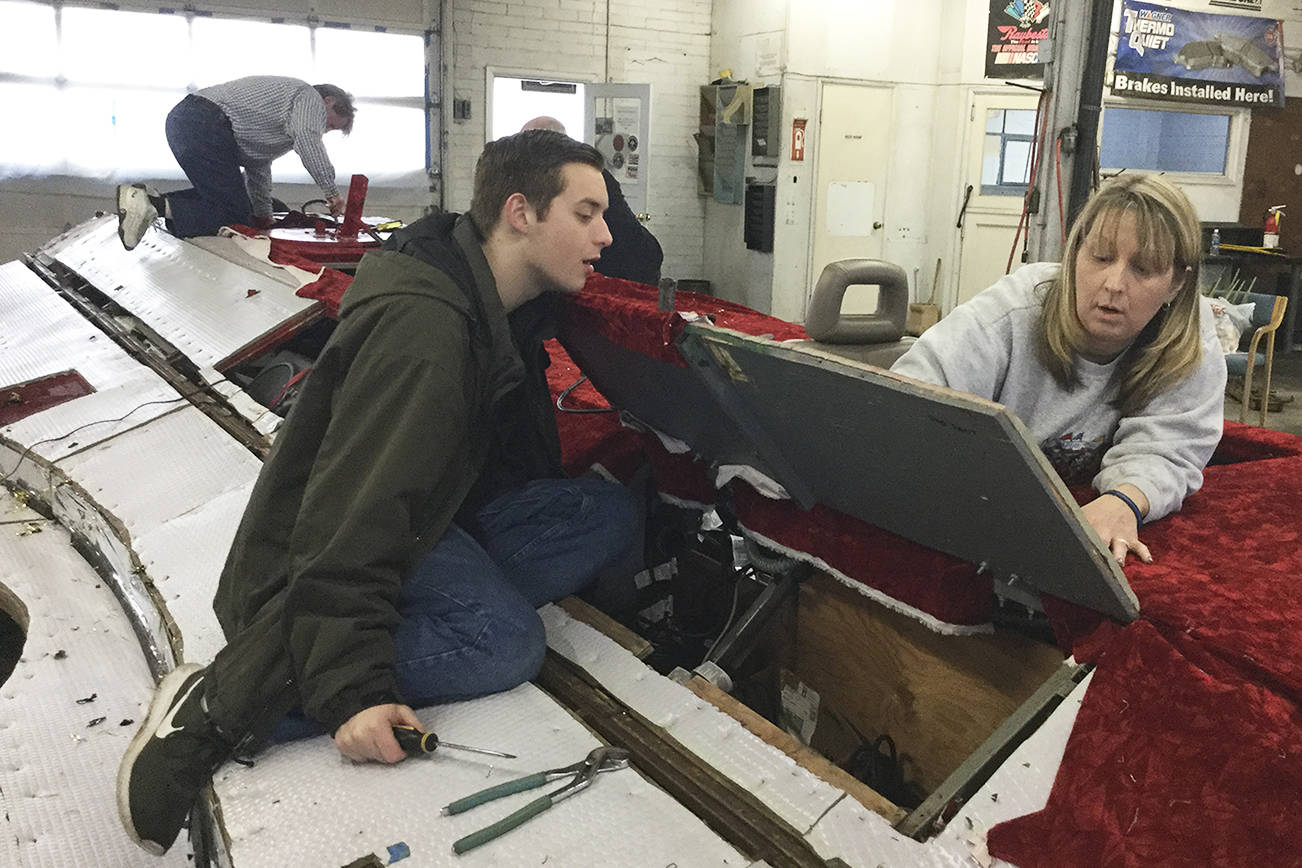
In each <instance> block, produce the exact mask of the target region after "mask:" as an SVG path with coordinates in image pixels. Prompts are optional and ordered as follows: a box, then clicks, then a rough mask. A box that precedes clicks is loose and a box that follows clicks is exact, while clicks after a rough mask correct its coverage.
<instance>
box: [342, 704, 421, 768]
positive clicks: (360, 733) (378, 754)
mask: <svg viewBox="0 0 1302 868" xmlns="http://www.w3.org/2000/svg"><path fill="white" fill-rule="evenodd" d="M395 726H414V727H415V728H416V729H423V728H424V727H423V726H422V725H421V722H420V718H418V717H417V716H416V712H414V711H412V710H411V708H409V707H408V706H406V705H398V704H397V703H390V704H387V705H372V706H371V707H370V708H364V709H362V710H361V711H359V712H357V713H356V714H354V715H353V716H352V717H350V718H348V720H346V721H344V725H343V726H341V727H339V729H337V730H335V747H337V748H339V752H340V753H341V754H343V755H344V756H346V757H348V758H349V759H350V760H353V761H354V762H367V761H371V762H379V763H396V762H398V761H399V760H401V759H402V758H403V757H405V756H406V754H405V753H403V750H402V748H401V747H400V746H399V745H398V740H397V739H396V738H394V737H393V727H395Z"/></svg>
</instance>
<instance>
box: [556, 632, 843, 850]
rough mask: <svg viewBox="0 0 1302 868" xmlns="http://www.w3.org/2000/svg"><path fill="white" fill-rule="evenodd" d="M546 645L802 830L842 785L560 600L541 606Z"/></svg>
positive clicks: (835, 797)
mask: <svg viewBox="0 0 1302 868" xmlns="http://www.w3.org/2000/svg"><path fill="white" fill-rule="evenodd" d="M540 614H541V615H542V618H543V625H544V626H545V627H546V628H547V645H548V647H550V648H551V649H552V650H553V651H555V652H557V653H558V654H560V655H562V656H563V657H565V658H566V659H567V660H570V661H571V662H573V663H575V664H576V665H578V666H580V667H582V668H583V669H584V670H585V671H587V672H588V674H590V675H592V676H593V677H594V678H596V679H597V681H598V682H600V683H601V685H602V687H604V688H605V689H606V690H608V691H610V693H611V694H612V695H613V696H615V697H616V698H618V699H619V700H620V701H621V702H623V703H624V704H625V705H627V706H629V707H630V708H632V709H633V710H634V711H636V712H637V713H638V714H641V715H642V716H643V717H646V718H647V719H648V720H650V721H651V722H652V723H655V724H657V725H659V726H661V727H663V728H664V729H665V730H666V731H667V732H668V733H669V735H671V736H673V737H674V738H675V739H677V740H678V742H679V743H680V744H682V745H683V747H685V748H687V749H688V750H690V751H691V752H692V753H694V754H696V755H697V756H699V757H700V758H701V759H703V760H705V762H707V763H709V764H710V765H711V766H713V767H714V768H715V769H718V770H719V772H721V773H722V774H723V775H725V776H726V777H728V778H730V779H731V780H733V781H734V782H736V783H737V784H739V785H740V786H742V787H744V788H745V789H746V790H748V791H749V792H750V793H752V794H753V795H754V796H755V797H756V798H757V799H759V800H760V801H761V802H763V803H764V804H765V805H766V806H768V807H769V808H770V809H771V810H772V811H773V812H774V813H776V814H777V815H778V816H779V817H781V818H782V819H783V820H785V821H786V822H787V823H789V824H790V825H791V826H792V828H794V829H796V830H797V831H799V832H800V833H802V834H803V833H804V832H806V831H808V830H809V829H810V828H812V827H813V826H814V824H815V823H816V822H817V821H818V818H819V817H821V816H823V814H825V813H826V812H827V811H828V810H829V809H830V808H831V807H832V805H834V804H835V803H836V802H837V801H838V800H839V799H842V798H844V797H845V793H844V792H843V791H842V790H840V789H838V788H836V787H833V786H832V785H831V784H828V783H826V782H825V781H823V780H821V779H820V778H818V777H816V776H815V775H814V774H813V773H812V772H809V771H807V770H806V769H804V768H802V767H801V766H800V765H798V764H797V763H796V762H795V760H793V759H791V758H790V757H789V756H787V755H786V754H784V753H782V752H781V751H779V750H777V749H775V748H773V747H772V746H770V745H769V744H767V743H766V742H764V741H763V740H762V739H760V738H759V737H758V736H756V735H754V734H752V733H751V732H748V731H747V730H746V729H745V728H744V727H743V726H742V725H741V724H740V723H739V722H737V721H736V720H735V719H733V718H732V717H729V716H728V715H726V714H724V713H723V712H722V711H720V710H719V709H717V708H715V707H714V706H713V705H711V704H710V703H708V702H706V701H705V700H704V699H701V698H700V697H699V696H697V695H696V694H694V693H692V692H691V691H690V690H688V689H687V688H686V687H683V686H682V685H681V684H676V683H674V682H673V681H670V680H669V679H668V678H665V677H663V676H661V675H659V674H657V673H656V672H655V671H653V670H652V669H650V668H648V667H647V666H646V665H645V664H644V663H642V662H641V661H640V660H638V659H637V658H636V657H634V656H633V655H632V654H630V653H629V652H628V651H627V650H625V649H624V648H622V647H620V645H619V644H617V643H616V642H615V641H613V640H612V639H610V638H609V637H607V636H605V635H604V634H602V633H601V632H599V631H597V630H594V629H593V628H592V627H589V626H588V625H587V624H583V623H581V622H579V621H576V620H574V619H573V618H571V617H570V616H569V615H568V614H566V613H565V611H564V610H563V609H561V608H560V607H559V606H544V607H543V608H542V609H541V610H540Z"/></svg>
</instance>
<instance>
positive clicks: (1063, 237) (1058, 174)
mask: <svg viewBox="0 0 1302 868" xmlns="http://www.w3.org/2000/svg"><path fill="white" fill-rule="evenodd" d="M1053 144H1054V146H1053V177H1054V179H1055V180H1056V181H1057V182H1058V238H1059V240H1060V241H1061V243H1062V244H1066V243H1067V215H1066V214H1064V213H1063V210H1062V136H1058V138H1057V139H1055V140H1054V143H1053Z"/></svg>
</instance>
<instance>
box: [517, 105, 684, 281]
mask: <svg viewBox="0 0 1302 868" xmlns="http://www.w3.org/2000/svg"><path fill="white" fill-rule="evenodd" d="M520 129H521V130H552V131H553V132H558V133H564V132H565V124H563V123H561V122H560V121H558V120H557V119H556V118H554V117H550V116H548V115H540V116H539V117H536V118H534V119H533V120H531V121H528V122H526V123H525V125H524V126H523V127H521V128H520ZM601 176H602V177H603V178H605V180H606V197H607V198H608V199H609V200H610V207H609V208H607V209H606V225H607V226H608V227H610V237H611V239H612V240H611V242H610V246H609V247H607V248H606V249H605V251H603V252H602V254H601V260H600V261H599V262H597V263H596V265H595V267H596V269H597V272H598V273H599V274H604V275H606V277H618V278H620V279H621V280H633V281H636V282H638V283H645V284H648V285H650V286H657V285H659V283H660V265H661V263H662V262H664V258H665V254H664V251H663V250H661V249H660V242H659V241H657V240H656V237H655V236H654V235H652V234H651V230H650V229H647V228H646V227H645V226H643V225H642V221H640V220H638V219H637V216H636V215H635V214H634V213H633V209H632V208H630V207H629V206H628V201H627V200H626V199H625V198H624V191H623V189H621V188H620V186H619V182H618V181H616V180H615V176H614V175H612V174H610V172H609V171H608V170H607V169H605V168H603V169H602V170H601Z"/></svg>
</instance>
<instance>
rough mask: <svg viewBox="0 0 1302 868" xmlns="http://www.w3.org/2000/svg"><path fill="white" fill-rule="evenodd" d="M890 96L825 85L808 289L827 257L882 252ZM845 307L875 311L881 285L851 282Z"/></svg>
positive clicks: (864, 88)
mask: <svg viewBox="0 0 1302 868" xmlns="http://www.w3.org/2000/svg"><path fill="white" fill-rule="evenodd" d="M891 96H892V94H891V90H890V88H885V87H873V86H867V85H853V84H832V83H825V84H824V85H823V88H822V95H821V102H820V111H819V122H818V130H817V133H816V135H817V136H818V139H817V149H818V156H817V160H818V163H817V166H818V168H817V172H816V180H815V187H814V221H813V223H814V238H813V245H812V251H811V254H810V263H809V264H810V269H809V287H808V289H807V290H806V292H807V293H809V292H812V291H813V288H814V284H815V283H817V281H818V276H819V275H820V274H822V273H823V268H824V266H826V265H827V264H828V263H829V262H836V261H837V260H839V259H880V258H881V256H882V240H883V239H884V238H885V230H884V227H883V222H882V221H883V217H882V215H883V214H884V213H885V202H886V176H887V168H888V161H889V158H890V129H891ZM841 309H842V310H843V311H844V312H845V313H872V312H873V311H875V310H876V309H877V290H876V289H875V288H874V289H871V290H867V289H865V290H857V289H854V288H852V289H851V290H850V291H849V292H847V293H846V295H845V300H844V302H843V304H842V308H841Z"/></svg>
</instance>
